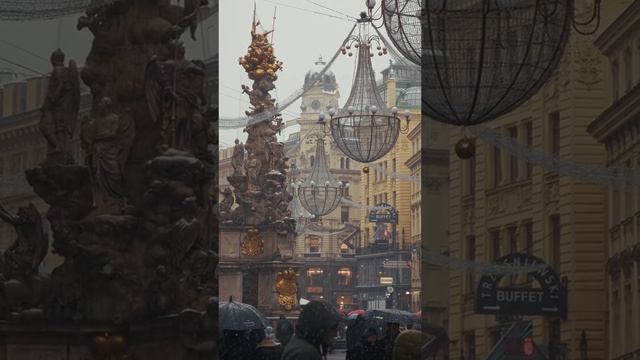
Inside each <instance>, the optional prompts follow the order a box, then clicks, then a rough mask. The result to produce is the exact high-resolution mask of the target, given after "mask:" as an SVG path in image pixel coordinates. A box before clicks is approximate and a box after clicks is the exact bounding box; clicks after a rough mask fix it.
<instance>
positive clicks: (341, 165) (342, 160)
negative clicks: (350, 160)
mask: <svg viewBox="0 0 640 360" xmlns="http://www.w3.org/2000/svg"><path fill="white" fill-rule="evenodd" d="M340 169H344V158H340Z"/></svg>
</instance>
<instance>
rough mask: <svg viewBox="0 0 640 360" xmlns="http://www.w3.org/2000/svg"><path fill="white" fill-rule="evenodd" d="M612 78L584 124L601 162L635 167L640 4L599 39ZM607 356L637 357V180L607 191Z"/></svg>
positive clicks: (638, 154)
mask: <svg viewBox="0 0 640 360" xmlns="http://www.w3.org/2000/svg"><path fill="white" fill-rule="evenodd" d="M596 45H597V46H598V48H599V49H600V50H601V51H602V53H603V54H604V55H605V56H606V57H607V59H608V61H606V62H605V65H606V66H605V67H606V68H607V71H608V72H609V73H610V74H611V78H610V79H611V82H610V83H609V86H608V87H607V95H608V96H607V98H608V100H609V107H608V108H607V109H606V110H605V111H604V112H603V113H602V114H601V115H600V116H598V117H597V118H596V119H595V120H594V121H593V122H592V123H591V125H590V126H589V129H588V130H589V133H590V134H591V135H592V136H593V137H594V138H596V139H597V140H598V141H599V142H600V143H602V144H604V145H605V148H606V149H607V158H606V165H607V166H609V167H611V168H613V167H622V168H629V169H633V170H636V171H638V170H640V2H638V1H635V2H632V3H631V4H630V5H629V6H628V7H627V8H626V9H625V10H624V12H622V14H620V15H619V16H617V17H616V18H615V19H614V20H613V21H612V22H611V24H610V25H609V26H608V27H607V28H606V30H604V32H603V33H602V34H601V35H600V36H599V37H598V39H597V41H596ZM608 195H609V196H608V204H609V211H608V224H607V228H608V234H607V235H608V236H606V237H605V239H606V241H605V249H606V250H607V257H608V260H607V267H606V269H607V275H608V276H607V278H608V286H606V289H607V300H608V311H609V318H608V327H607V338H608V339H609V351H608V357H607V358H609V359H613V360H622V359H640V263H639V261H640V183H639V182H638V178H635V179H634V178H630V179H629V181H628V182H626V183H616V184H612V186H610V188H609V191H608Z"/></svg>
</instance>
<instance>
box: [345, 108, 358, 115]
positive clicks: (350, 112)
mask: <svg viewBox="0 0 640 360" xmlns="http://www.w3.org/2000/svg"><path fill="white" fill-rule="evenodd" d="M355 110H356V109H355V108H354V107H353V106H349V107H348V108H347V111H348V112H349V115H351V114H353V112H354V111H355Z"/></svg>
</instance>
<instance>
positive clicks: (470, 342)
mask: <svg viewBox="0 0 640 360" xmlns="http://www.w3.org/2000/svg"><path fill="white" fill-rule="evenodd" d="M621 3H622V2H603V3H602V11H603V22H606V21H607V20H606V19H607V18H608V16H610V14H611V13H613V12H615V11H617V10H616V8H617V7H620V6H621ZM581 11H582V9H579V12H581ZM593 41H594V39H593V38H592V37H584V36H580V35H577V34H575V33H574V34H572V35H571V37H570V40H569V45H568V47H567V50H566V53H565V54H564V57H563V59H562V61H561V63H560V68H559V71H557V72H556V73H555V74H554V76H553V77H552V78H551V79H549V81H548V82H547V83H546V85H545V86H544V87H543V88H542V89H541V90H540V91H539V92H538V93H537V94H536V95H534V96H533V97H532V98H531V99H529V100H528V101H527V102H525V103H524V104H523V105H522V106H520V107H519V108H517V109H516V110H514V111H513V112H511V113H509V114H507V115H505V116H503V117H501V118H499V119H497V120H494V121H491V122H490V123H488V124H486V125H487V126H488V127H490V128H491V129H493V130H494V131H496V132H497V133H498V134H499V135H500V136H504V137H511V138H514V139H515V140H516V141H517V142H519V143H521V144H523V145H528V146H531V147H533V148H534V149H535V150H536V151H543V152H545V153H547V154H550V155H553V156H554V157H557V158H562V159H570V160H571V161H575V162H578V163H584V164H591V165H595V164H601V163H602V161H603V160H604V158H605V152H604V149H603V148H602V146H601V145H599V144H598V143H597V142H596V141H595V140H594V139H593V138H591V137H590V136H589V134H588V133H587V131H586V130H587V127H588V125H589V123H591V122H592V121H593V117H594V114H599V113H601V112H602V111H603V109H604V108H605V107H606V106H607V101H606V97H605V88H606V84H607V83H608V81H609V80H608V78H609V73H608V72H607V71H605V67H604V59H603V58H602V56H601V54H600V53H599V52H598V50H597V49H596V47H595V46H594V43H593ZM463 136H464V129H455V130H454V131H451V132H450V143H451V144H455V143H456V142H457V141H458V140H460V139H461V138H462V137H463ZM449 159H450V173H449V174H450V201H449V219H450V220H449V232H450V233H449V249H448V253H449V255H450V256H451V257H453V258H457V259H463V260H465V261H467V262H469V263H491V262H493V261H494V260H495V259H497V258H499V257H501V256H504V255H507V254H512V253H527V254H530V255H533V256H536V257H538V258H540V259H543V260H544V261H545V262H546V263H547V264H548V265H550V266H551V267H552V268H553V269H554V270H555V271H556V272H557V273H558V274H559V276H560V277H561V279H562V280H563V281H564V282H565V283H566V284H567V289H568V314H567V316H566V318H562V317H560V316H556V317H550V316H520V317H518V318H519V319H522V320H531V321H532V323H533V331H532V339H533V341H534V342H535V343H536V344H537V345H538V346H539V347H540V348H541V349H542V350H543V351H544V352H545V353H546V354H548V356H549V358H550V359H579V356H580V341H581V337H582V334H583V332H584V334H585V336H586V339H587V341H588V358H589V359H607V358H608V354H609V350H608V340H607V339H608V336H607V332H606V330H605V329H607V323H608V322H609V314H608V312H609V306H608V305H607V296H606V295H607V294H606V292H605V291H603V289H605V288H606V287H607V278H606V276H605V273H604V271H603V268H604V264H605V263H606V261H607V256H606V252H605V247H604V241H603V239H605V238H606V231H605V229H606V222H607V216H606V213H607V206H606V193H605V189H604V187H603V186H602V185H601V184H592V183H588V182H584V181H581V180H580V179H576V178H572V177H568V176H563V175H561V174H558V172H556V171H553V169H551V168H543V167H541V166H534V165H532V164H530V163H528V162H526V161H525V160H523V159H521V158H518V157H517V156H515V154H512V153H508V152H507V151H506V150H504V149H501V148H499V147H496V146H493V145H491V144H488V143H485V142H483V141H476V154H475V156H474V157H473V158H471V159H470V160H461V159H459V158H458V157H457V155H456V154H455V153H454V152H453V151H451V154H450V157H449ZM479 275H480V274H477V273H474V272H473V271H466V272H465V271H451V272H450V276H449V284H450V285H449V298H450V301H449V309H448V315H449V316H448V330H449V337H450V339H451V341H452V343H451V352H450V353H451V358H452V359H461V358H464V359H467V360H468V359H480V358H486V356H487V355H488V354H489V352H490V351H491V350H492V348H493V347H494V346H495V345H496V344H497V343H498V342H499V341H500V339H501V335H502V333H503V330H504V329H505V328H506V327H508V326H509V325H510V324H511V322H512V321H513V320H515V319H514V318H508V317H503V316H495V315H483V314H478V313H476V311H475V309H474V299H475V296H477V295H478V294H477V290H476V287H477V285H478V279H479ZM505 281H506V283H505V284H508V285H509V286H524V287H535V286H538V285H537V284H536V283H535V282H531V281H530V280H529V278H527V277H522V276H521V277H517V278H513V277H509V279H507V280H505ZM624 316H626V315H623V317H624Z"/></svg>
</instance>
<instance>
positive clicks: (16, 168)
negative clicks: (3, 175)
mask: <svg viewBox="0 0 640 360" xmlns="http://www.w3.org/2000/svg"><path fill="white" fill-rule="evenodd" d="M22 169H24V153H18V154H14V155H13V156H11V164H10V168H9V173H10V174H17V173H20V172H22Z"/></svg>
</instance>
